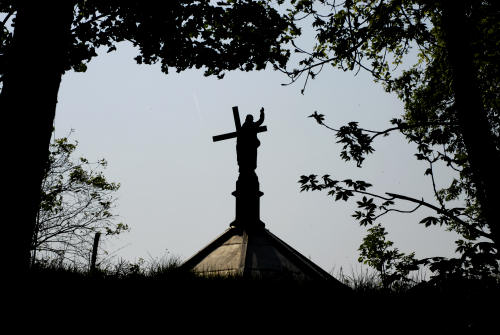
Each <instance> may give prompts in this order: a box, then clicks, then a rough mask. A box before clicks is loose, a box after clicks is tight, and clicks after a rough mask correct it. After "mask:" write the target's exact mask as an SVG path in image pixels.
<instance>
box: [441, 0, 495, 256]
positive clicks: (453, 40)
mask: <svg viewBox="0 0 500 335" xmlns="http://www.w3.org/2000/svg"><path fill="white" fill-rule="evenodd" d="M443 4H444V6H443V28H444V33H445V42H446V48H447V53H448V60H449V63H450V68H451V71H452V78H453V89H454V95H455V107H456V111H457V118H458V122H459V125H460V128H461V131H462V136H463V141H464V144H465V147H466V150H467V155H468V160H469V164H470V168H471V172H472V181H473V183H474V186H475V188H476V196H477V200H478V202H479V204H480V206H481V212H482V217H483V220H484V221H485V222H486V223H487V225H488V227H489V228H490V231H491V233H492V235H493V241H494V243H495V245H496V248H497V253H498V252H500V227H499V219H498V214H497V211H496V207H497V206H499V205H500V196H499V194H500V179H499V177H498V166H497V164H498V162H499V161H500V160H499V159H500V157H499V156H500V155H499V153H498V151H497V149H496V147H495V144H494V143H495V142H494V137H493V134H492V133H491V127H490V124H489V122H488V119H487V115H486V111H485V110H484V108H483V104H482V102H481V94H480V92H479V87H478V84H477V70H478V69H476V68H475V67H474V62H473V51H472V46H471V41H472V39H471V36H472V35H473V34H472V31H471V29H473V27H472V25H470V24H468V22H467V17H466V5H465V1H464V0H445V1H444V2H443Z"/></svg>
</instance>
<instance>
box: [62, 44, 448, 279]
mask: <svg viewBox="0 0 500 335" xmlns="http://www.w3.org/2000/svg"><path fill="white" fill-rule="evenodd" d="M136 54H137V53H136V51H135V50H134V48H133V47H132V46H130V45H129V44H126V43H122V44H120V45H119V47H118V50H117V51H116V52H114V53H110V54H106V53H105V52H102V53H101V54H100V55H99V56H98V57H97V58H95V59H94V60H92V62H91V63H90V64H89V66H88V70H87V72H86V73H74V72H69V73H67V74H65V75H64V77H63V80H62V85H61V89H60V91H59V103H58V105H57V114H56V124H55V136H56V137H62V136H65V135H67V133H68V132H69V130H70V129H75V133H74V134H73V135H72V138H73V139H75V140H78V142H79V151H78V154H79V155H83V156H85V157H87V158H89V159H94V160H96V159H99V158H105V159H107V161H108V163H109V166H108V168H107V169H106V170H105V175H106V176H107V177H108V179H109V180H111V181H116V182H119V183H121V189H120V191H119V193H118V202H117V207H116V213H117V214H119V216H120V218H119V219H120V221H122V222H123V223H126V224H128V225H129V226H130V228H131V232H130V233H126V234H124V235H123V236H121V237H120V238H118V239H116V240H115V241H114V242H108V243H107V244H106V248H107V249H108V251H111V252H112V251H115V250H118V249H119V250H118V251H117V252H116V253H115V255H116V257H117V258H118V257H122V258H125V259H128V260H131V261H136V260H137V259H138V258H144V259H146V260H148V259H150V258H159V257H162V256H165V255H166V254H167V253H168V255H170V256H172V255H173V256H177V257H180V258H181V259H182V260H185V259H187V258H188V257H190V256H192V255H193V254H194V253H195V252H197V251H198V250H200V249H201V248H202V247H204V246H205V245H206V244H208V243H209V242H210V241H212V240H213V239H214V238H216V237H217V236H218V235H219V234H221V233H222V232H223V231H224V230H225V229H226V228H228V226H229V223H230V222H231V221H232V220H233V219H234V215H235V212H234V208H235V199H234V197H233V196H232V195H231V192H232V191H234V190H235V182H236V178H237V171H238V167H237V163H236V143H235V140H234V139H233V140H226V141H222V142H217V143H213V142H212V136H213V135H218V134H222V133H226V132H230V131H233V130H234V121H233V117H232V111H231V107H232V106H238V107H239V110H240V114H241V118H242V119H244V116H245V115H246V114H248V113H252V114H253V115H254V116H256V117H257V116H258V111H259V109H260V108H261V107H264V108H265V110H266V120H265V123H264V125H267V127H268V131H267V132H265V133H261V134H259V139H260V141H261V146H260V148H259V155H258V168H257V174H258V176H259V180H260V186H261V190H262V191H263V192H264V196H263V197H262V198H261V220H262V221H263V222H265V223H266V227H267V228H268V229H269V230H270V231H271V232H273V233H274V234H276V235H277V236H278V237H280V238H281V239H283V240H284V241H285V242H287V243H288V244H290V245H291V246H292V247H294V248H296V249H297V250H298V251H299V252H301V253H303V254H304V255H305V256H307V257H310V259H312V260H313V261H314V262H316V263H317V264H318V265H320V266H321V267H322V268H324V269H325V270H327V271H332V270H334V272H335V271H338V269H339V268H340V267H343V269H344V270H345V271H347V272H350V271H352V270H353V269H354V270H356V271H357V270H359V263H358V262H357V258H358V251H357V248H358V246H359V244H360V243H361V240H362V237H363V236H364V235H365V232H366V228H364V227H360V226H359V225H358V224H357V223H356V221H355V220H354V219H353V218H352V217H351V215H352V213H353V211H354V209H355V201H349V202H334V201H333V199H332V198H329V197H328V196H327V195H326V194H325V193H300V192H299V191H300V189H299V184H298V183H297V181H298V180H299V178H300V176H301V175H302V174H310V173H315V174H319V175H322V174H326V173H328V174H330V175H332V177H333V178H337V179H345V178H352V179H363V180H366V181H368V182H370V183H372V184H374V185H375V186H374V188H373V190H374V191H378V192H386V191H387V192H394V193H401V194H405V195H408V196H413V197H417V198H422V197H423V198H424V199H425V200H431V198H432V194H431V183H430V180H429V179H428V178H426V177H424V176H423V172H424V170H425V168H426V166H425V165H424V163H422V162H419V161H417V160H416V159H415V158H414V156H413V154H414V153H415V151H414V146H413V145H409V144H407V143H406V141H405V140H404V139H403V138H402V137H401V136H400V135H397V134H393V135H391V136H389V137H386V138H380V139H378V140H377V142H376V152H375V154H374V155H371V156H370V157H369V158H368V159H367V160H366V161H365V163H364V166H363V168H362V169H360V168H357V167H356V165H355V163H345V162H344V161H342V160H341V159H340V158H339V152H340V150H341V146H340V145H339V144H336V143H335V138H334V134H333V133H331V132H330V131H329V130H327V129H326V128H323V127H320V126H319V125H318V124H317V123H316V122H315V121H314V120H313V119H312V118H307V116H308V115H310V114H312V113H313V112H314V111H315V110H317V111H318V112H319V113H322V114H325V117H326V122H327V123H329V124H330V125H332V126H335V127H339V126H341V125H343V124H346V123H347V122H349V121H353V120H354V121H359V122H360V124H361V126H362V127H364V128H370V129H383V128H385V127H388V126H389V122H388V121H389V120H390V119H391V118H393V117H400V116H401V114H402V111H403V109H402V104H401V102H400V101H398V99H397V98H396V96H395V95H389V94H387V93H385V92H384V90H383V89H382V87H381V86H380V85H379V84H375V83H373V82H372V80H371V77H369V76H368V75H367V74H365V73H362V72H361V73H360V74H358V75H357V76H356V77H355V76H354V74H353V73H351V72H342V71H339V70H334V69H330V68H327V69H325V70H324V71H323V72H322V73H321V74H320V75H319V76H318V78H317V79H316V80H313V81H309V83H308V85H307V89H306V91H305V94H304V95H301V94H300V89H301V88H302V84H303V82H299V83H296V84H294V85H290V86H282V85H281V84H282V83H286V82H287V78H286V77H285V76H284V75H283V74H281V73H279V72H275V71H272V70H270V69H269V70H266V71H260V72H250V73H244V72H230V73H227V74H226V77H225V78H224V79H222V80H218V79H216V78H214V77H208V78H207V77H204V76H203V73H202V71H200V70H190V71H185V72H182V73H180V74H177V73H175V70H174V69H172V73H169V74H168V75H165V74H164V73H162V72H161V71H160V69H159V66H148V65H140V66H139V65H137V64H136V63H135V61H134V60H133V57H134V56H135V55H136ZM438 178H439V180H441V181H445V180H448V179H449V176H447V175H441V176H438ZM403 207H404V208H407V209H409V208H411V207H412V206H411V205H410V204H407V205H406V206H405V205H403ZM425 214H426V212H424V211H422V212H419V215H416V216H415V215H393V216H387V217H384V219H383V220H382V221H381V222H383V223H384V225H385V226H386V227H387V229H388V231H389V236H388V238H389V239H391V240H392V241H394V242H395V246H397V247H398V248H400V250H402V251H405V252H410V251H415V252H416V255H417V257H428V256H451V255H452V254H453V251H454V248H455V246H454V243H453V241H454V239H455V235H453V234H452V233H449V232H445V231H444V230H443V229H441V228H435V227H431V228H425V227H423V226H422V225H418V224H417V222H418V221H419V220H420V219H421V218H422V217H424V216H425Z"/></svg>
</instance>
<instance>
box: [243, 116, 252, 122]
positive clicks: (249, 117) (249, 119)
mask: <svg viewBox="0 0 500 335" xmlns="http://www.w3.org/2000/svg"><path fill="white" fill-rule="evenodd" d="M245 123H253V116H252V115H250V114H248V115H247V117H246V118H245Z"/></svg>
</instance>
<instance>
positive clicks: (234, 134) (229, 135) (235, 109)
mask: <svg viewBox="0 0 500 335" xmlns="http://www.w3.org/2000/svg"><path fill="white" fill-rule="evenodd" d="M233 117H234V126H235V128H236V131H234V132H232V133H227V134H222V135H217V136H213V137H212V139H213V140H214V142H217V141H222V140H227V139H230V138H235V137H238V134H239V131H240V128H241V121H240V113H239V112H238V106H234V107H233ZM263 131H267V127H266V126H260V127H258V128H257V130H256V132H257V133H262V132H263Z"/></svg>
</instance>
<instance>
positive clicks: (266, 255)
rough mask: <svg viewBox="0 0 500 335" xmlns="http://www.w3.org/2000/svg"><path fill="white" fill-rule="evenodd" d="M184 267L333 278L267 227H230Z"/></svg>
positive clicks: (267, 275)
mask: <svg viewBox="0 0 500 335" xmlns="http://www.w3.org/2000/svg"><path fill="white" fill-rule="evenodd" d="M182 267H184V268H187V269H191V270H193V271H194V272H196V273H198V274H203V275H243V276H252V277H261V278H294V279H302V280H318V279H319V280H333V279H334V278H333V277H332V276H331V275H330V274H329V273H328V272H326V271H324V270H323V269H322V268H320V267H319V266H318V265H316V264H314V263H313V262H312V261H311V260H309V259H308V258H307V257H304V256H303V255H302V254H301V253H299V252H298V251H297V250H295V249H294V248H292V247H291V246H290V245H288V244H287V243H285V242H284V241H282V240H281V239H279V238H278V237H277V236H276V235H274V234H273V233H271V232H270V231H269V230H268V229H265V228H254V229H245V228H241V227H234V226H233V227H230V228H229V229H227V230H226V231H225V232H224V233H222V234H221V235H220V236H219V237H217V238H216V239H215V240H214V241H212V242H211V243H209V244H208V245H207V246H206V247H204V248H203V249H201V250H200V251H199V252H197V253H196V254H195V255H194V256H192V257H191V258H190V259H188V260H186V261H185V262H184V263H183V265H182Z"/></svg>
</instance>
